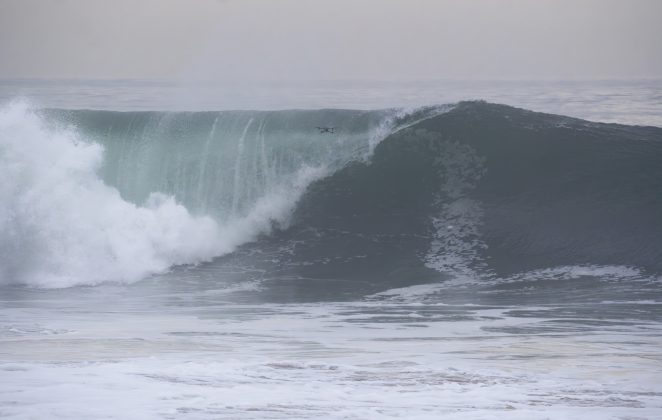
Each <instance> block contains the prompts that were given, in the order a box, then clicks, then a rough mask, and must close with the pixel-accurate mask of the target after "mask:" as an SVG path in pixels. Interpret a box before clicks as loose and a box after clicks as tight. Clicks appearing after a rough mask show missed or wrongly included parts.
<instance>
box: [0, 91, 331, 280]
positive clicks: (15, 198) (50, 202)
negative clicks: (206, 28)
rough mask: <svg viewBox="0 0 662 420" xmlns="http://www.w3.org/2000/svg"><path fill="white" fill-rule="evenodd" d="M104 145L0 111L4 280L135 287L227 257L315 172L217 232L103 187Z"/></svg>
mask: <svg viewBox="0 0 662 420" xmlns="http://www.w3.org/2000/svg"><path fill="white" fill-rule="evenodd" d="M102 161H103V148H102V147H101V146H100V145H98V144H95V143H92V142H89V141H87V140H86V139H84V138H82V137H81V136H80V135H79V134H78V133H77V132H76V131H75V130H74V129H73V128H62V127H56V128H52V127H47V126H46V124H45V122H44V121H43V120H42V119H41V118H40V117H39V116H38V115H36V114H35V113H33V112H32V111H31V110H30V108H29V106H28V105H27V104H25V103H12V104H10V105H8V106H6V107H4V108H3V109H2V110H0V176H1V177H2V179H3V180H4V181H3V182H2V184H0V251H1V252H0V283H5V284H7V283H24V284H29V285H33V286H39V287H49V288H50V287H68V286H74V285H81V284H85V285H94V284H99V283H102V282H106V281H116V282H133V281H136V280H139V279H141V278H144V277H145V276H148V275H150V274H153V273H159V272H163V271H166V270H167V269H168V268H169V267H171V266H173V265H179V264H195V263H199V262H202V261H207V260H210V259H211V258H213V257H215V256H218V255H222V254H225V253H228V252H231V251H233V250H234V249H235V248H236V247H237V246H238V245H241V244H242V243H245V242H247V241H250V240H252V239H254V238H255V237H256V236H257V235H259V234H261V233H265V232H268V231H269V230H270V229H271V228H272V225H273V221H276V222H278V223H286V222H287V218H288V216H289V214H290V212H291V210H292V208H293V206H294V205H295V203H296V200H297V199H298V197H299V196H300V195H301V194H302V193H303V191H304V190H305V188H306V186H307V185H308V184H309V183H310V182H312V181H313V180H314V179H317V178H318V177H320V176H322V175H323V173H324V171H323V169H321V168H310V167H302V168H301V169H300V170H299V171H298V172H297V173H296V176H295V177H294V179H293V181H292V183H291V184H288V185H283V186H282V187H281V188H277V189H274V190H273V191H271V192H270V193H269V194H267V195H265V196H264V197H262V198H261V199H260V200H258V201H257V203H256V204H255V206H254V207H253V208H252V210H251V211H250V212H249V214H248V215H247V216H245V217H241V218H236V219H233V220H231V221H229V222H227V223H225V224H223V225H219V224H218V223H217V222H216V221H215V220H213V219H212V218H210V217H206V216H201V217H195V216H192V215H191V214H190V213H189V211H188V210H187V209H186V208H185V207H184V206H182V205H181V204H179V203H177V202H176V201H175V200H174V198H173V197H170V196H167V195H164V194H160V193H153V194H151V195H150V197H149V198H148V200H147V201H146V202H145V203H144V205H142V206H137V205H135V204H133V203H130V202H128V201H126V200H124V199H123V198H122V197H121V196H120V193H119V192H118V191H117V189H115V188H112V187H110V186H108V185H106V184H104V183H103V181H102V180H101V179H100V177H99V176H98V173H97V172H98V170H99V168H100V166H101V164H102Z"/></svg>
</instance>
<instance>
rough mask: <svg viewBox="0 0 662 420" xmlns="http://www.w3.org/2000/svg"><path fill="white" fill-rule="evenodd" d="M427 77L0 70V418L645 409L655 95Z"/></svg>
mask: <svg viewBox="0 0 662 420" xmlns="http://www.w3.org/2000/svg"><path fill="white" fill-rule="evenodd" d="M448 86H449V85H448V84H443V83H437V84H431V83H428V84H424V83H421V84H410V85H408V86H407V85H383V84H374V83H373V84H364V85H356V84H344V85H331V84H328V85H318V86H312V87H311V86H298V87H292V86H290V87H289V88H286V87H283V86H281V87H276V88H274V87H271V88H270V89H271V90H269V91H267V90H266V89H261V88H253V90H252V91H251V90H239V89H237V90H236V91H235V92H234V96H232V95H229V94H228V95H225V96H224V95H220V96H217V95H216V93H218V92H219V91H218V90H216V91H214V90H213V89H212V90H211V91H210V92H208V94H207V95H202V94H201V93H200V92H196V91H195V90H191V89H190V88H187V89H184V88H182V87H176V86H172V85H163V84H156V83H151V84H145V83H138V82H130V83H128V82H122V83H119V82H117V83H109V82H103V83H102V82H94V83H92V82H84V83H81V82H75V83H74V82H72V83H69V84H62V83H55V82H43V81H42V82H34V81H33V82H29V81H28V82H25V81H24V82H16V81H5V82H3V83H2V85H1V86H0V97H2V98H4V99H3V100H6V99H8V98H13V97H14V96H15V95H17V94H19V93H22V94H24V95H27V96H28V97H29V98H28V99H29V100H31V101H32V103H31V104H26V103H25V102H23V103H17V102H14V103H11V104H8V103H5V104H4V105H3V106H2V111H0V171H1V174H2V175H3V178H4V179H5V180H10V181H9V182H5V183H3V184H2V186H0V251H1V253H0V371H2V373H1V375H0V377H1V378H2V379H1V380H0V416H1V417H7V418H21V419H22V418H72V419H73V418H76V419H77V418H141V419H142V418H146V419H151V418H155V419H162V418H166V419H167V418H173V419H174V418H190V419H205V418H209V419H218V418H227V419H248V418H255V419H258V418H259V419H270V418H272V419H297V418H301V419H308V418H329V419H365V418H375V419H381V418H411V419H433V418H434V419H438V418H450V419H455V418H457V419H492V418H509V419H510V418H513V419H520V418H521V419H548V418H551V419H565V418H595V419H606V418H613V419H634V418H645V419H656V418H659V417H660V416H661V415H662V352H661V351H660V349H661V348H662V335H661V332H662V287H661V281H662V278H661V277H660V275H661V273H662V265H660V264H661V263H660V261H662V254H660V253H661V252H662V243H661V242H660V238H661V237H662V223H661V222H660V219H659V215H660V214H662V173H661V172H660V171H662V165H661V163H662V129H660V128H655V127H634V126H632V125H631V124H647V125H653V126H655V125H657V126H660V125H662V120H660V115H662V112H661V111H662V103H661V101H660V91H661V90H662V88H661V85H660V83H659V82H609V83H607V82H601V83H584V84H582V83H577V82H575V83H545V84H543V83H520V84H515V83H504V84H487V83H485V84H460V83H456V84H454V85H453V87H452V88H449V87H448ZM218 89H220V88H218ZM279 89H280V90H279ZM222 91H223V92H225V93H228V92H230V91H229V90H228V88H224V90H222ZM213 92H216V93H213ZM260 92H261V93H260ZM267 92H268V94H267ZM212 93H213V94H212ZM477 97H478V98H483V99H488V100H489V101H491V102H501V103H506V104H509V105H517V106H523V107H525V108H529V109H534V110H536V111H546V112H549V113H552V114H566V115H569V116H571V117H580V118H588V119H591V120H594V121H605V122H618V123H621V124H630V125H613V124H599V123H595V122H586V121H583V120H577V119H574V118H568V117H565V116H559V115H547V114H538V113H532V112H529V111H526V110H522V109H515V108H511V107H506V106H500V105H494V104H489V103H482V102H463V103H460V104H450V105H447V104H446V103H448V102H455V101H456V100H459V99H471V98H477ZM186 98H188V99H186ZM192 98H194V99H195V101H193V99H192ZM166 99H167V100H166ZM267 99H269V100H267ZM398 101H399V102H398ZM439 104H443V105H439ZM419 105H433V106H430V107H428V108H424V109H412V108H411V107H413V106H419ZM40 107H48V108H51V109H49V110H43V109H40ZM292 107H296V108H306V109H308V110H302V111H283V110H282V109H284V108H292ZM332 107H343V108H350V109H363V110H358V111H334V110H325V109H323V108H332ZM389 107H407V109H386V110H382V109H385V108H389ZM88 108H97V109H98V108H101V109H103V110H97V111H81V110H78V111H72V109H88ZM238 108H244V109H253V111H243V112H230V111H218V110H224V109H226V110H227V109H238ZM175 109H176V110H178V111H179V112H164V110H175ZM210 109H211V110H214V111H206V112H199V111H201V110H210ZM260 109H261V110H263V111H259V110H260ZM265 109H267V110H269V109H270V110H271V111H264V110H265ZM118 110H120V111H123V112H116V111H118ZM145 110H150V112H145ZM182 110H187V111H186V112H181V111H182ZM192 111H197V112H192ZM318 125H322V126H325V125H332V126H334V127H337V132H336V134H334V135H323V134H321V133H319V132H318V130H317V129H316V128H315V127H316V126H318Z"/></svg>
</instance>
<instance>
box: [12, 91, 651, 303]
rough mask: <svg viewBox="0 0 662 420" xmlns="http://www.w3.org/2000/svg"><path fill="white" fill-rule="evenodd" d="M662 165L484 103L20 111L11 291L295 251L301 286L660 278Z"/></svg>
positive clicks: (643, 130) (598, 136) (604, 130)
mask: <svg viewBox="0 0 662 420" xmlns="http://www.w3.org/2000/svg"><path fill="white" fill-rule="evenodd" d="M318 126H333V127H336V133H334V134H328V133H320V131H319V130H317V129H316V127H318ZM660 162H662V129H659V128H653V127H631V126H621V125H613V124H597V123H590V122H586V121H582V120H577V119H572V118H567V117H562V116H556V115H548V114H539V113H534V112H529V111H525V110H521V109H516V108H511V107H507V106H502V105H493V104H487V103H482V102H467V103H460V104H458V105H455V106H447V107H435V108H426V109H420V110H416V111H410V112H404V111H398V110H377V111H346V110H317V111H269V112H267V111H264V112H261V111H224V112H196V113H163V112H111V111H66V110H31V109H30V107H29V106H27V105H26V104H21V103H13V104H10V105H7V106H5V107H4V108H3V109H2V111H0V175H2V176H3V179H5V180H11V181H9V182H3V183H2V185H0V251H1V255H0V282H2V283H21V284H29V285H34V286H39V287H67V286H73V285H92V284H99V283H101V282H106V281H119V282H133V281H136V280H139V279H141V278H144V277H146V276H149V275H150V274H154V273H161V272H164V271H167V270H169V269H170V268H171V267H172V266H175V265H181V264H197V263H201V262H204V261H209V260H211V259H213V258H215V257H218V256H222V255H227V254H229V253H232V252H233V251H236V250H237V249H238V247H242V246H243V247H248V248H251V249H252V250H258V251H260V250H265V249H277V250H281V251H279V252H276V253H275V254H273V255H276V254H277V256H276V257H274V256H273V255H272V256H270V257H269V258H275V259H276V260H277V263H278V265H279V267H280V269H281V270H284V271H287V272H288V275H289V276H291V277H296V278H300V279H311V278H312V279H331V278H333V279H336V280H337V279H343V280H345V281H349V282H352V281H356V282H357V283H356V284H358V282H361V284H369V283H371V282H372V283H380V284H381V285H382V290H383V288H384V286H391V287H399V286H406V285H408V284H411V283H415V282H418V283H423V282H426V281H438V280H439V279H443V278H448V276H454V277H456V278H472V279H474V280H475V279H490V278H502V279H503V278H517V276H518V275H520V274H521V273H526V272H545V271H544V270H549V269H553V267H581V266H590V267H596V266H597V267H599V266H619V267H621V266H622V267H637V270H639V269H641V270H649V271H653V272H659V271H661V270H662V243H661V242H660V241H661V240H662V239H661V238H662V223H660V222H659V215H660V214H662V194H660V191H662V165H660ZM251 242H252V243H251ZM249 243H250V244H249ZM246 244H248V245H246ZM282 250H285V251H282ZM541 270H542V271H541ZM598 272H599V270H598ZM518 273H520V274H518ZM508 276H511V277H508ZM512 276H515V277H512ZM413 278H415V279H416V281H415V282H414V281H412V280H411V279H413ZM357 287H358V286H357Z"/></svg>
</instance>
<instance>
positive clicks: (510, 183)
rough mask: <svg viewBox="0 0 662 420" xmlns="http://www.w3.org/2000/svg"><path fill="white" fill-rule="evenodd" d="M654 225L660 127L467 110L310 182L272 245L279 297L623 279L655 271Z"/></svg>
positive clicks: (657, 234) (409, 131)
mask: <svg viewBox="0 0 662 420" xmlns="http://www.w3.org/2000/svg"><path fill="white" fill-rule="evenodd" d="M661 215H662V129H659V128H651V127H630V126H622V125H611V124H597V123H590V122H587V121H582V120H577V119H572V118H567V117H561V116H555V115H548V114H540V113H534V112H529V111H525V110H521V109H515V108H511V107H507V106H501V105H493V104H487V103H480V102H471V103H460V104H459V105H458V106H456V107H455V108H454V109H453V110H451V111H449V112H447V113H444V114H442V115H439V116H436V117H432V118H429V119H426V120H424V121H421V122H419V123H417V124H415V125H413V126H411V127H408V128H406V129H403V130H399V131H398V132H396V133H394V134H392V135H391V136H389V137H388V138H386V139H385V140H384V141H383V142H381V143H380V144H379V145H378V146H377V147H376V149H375V151H374V155H373V157H372V159H371V161H370V162H354V163H351V164H349V165H347V166H345V167H344V168H343V169H341V170H339V171H337V172H335V173H334V174H333V175H332V176H329V177H326V178H324V179H321V180H318V181H317V182H315V183H314V184H313V185H311V187H310V188H309V189H308V192H307V193H306V194H305V195H304V197H303V198H302V200H301V203H300V204H299V206H298V207H297V210H296V213H295V218H294V221H293V224H292V227H291V228H290V229H289V230H288V231H286V232H283V233H282V234H281V235H280V240H285V241H290V242H291V243H292V244H293V245H292V247H291V248H290V249H289V252H288V255H284V257H283V258H284V259H285V260H286V261H287V264H286V265H287V266H288V267H294V268H291V269H290V271H289V272H288V275H289V276H290V277H292V278H298V279H304V280H303V281H299V282H298V284H297V285H296V286H295V289H297V290H296V291H295V292H293V293H306V290H305V289H306V287H309V286H307V284H309V281H308V279H320V278H324V279H327V280H331V279H334V280H336V281H339V280H340V279H351V280H352V281H353V282H356V283H357V284H360V285H362V286H363V287H364V291H365V292H366V293H369V292H375V291H378V290H384V288H385V287H384V286H386V287H400V286H408V285H411V284H416V283H424V282H430V281H438V280H439V279H444V278H445V279H447V280H448V279H450V278H455V279H459V281H461V282H464V283H469V282H475V281H488V283H489V281H490V280H498V281H499V282H501V283H514V282H516V281H520V280H522V279H523V278H531V279H532V278H543V277H545V278H546V277H550V276H548V275H547V274H545V273H551V272H554V273H556V272H557V271H559V270H560V271H562V272H563V273H573V276H575V277H577V278H581V277H582V276H591V275H592V276H597V277H604V275H603V274H604V272H609V273H617V272H620V273H624V276H623V277H624V278H626V277H627V278H631V277H633V276H632V275H631V274H632V272H633V269H632V268H628V267H637V269H635V270H634V271H636V272H637V273H639V271H637V270H644V272H646V271H648V272H653V273H660V272H662V223H661V222H660V216H661ZM561 268H562V269H561ZM550 270H551V271H550ZM555 270H556V271H555ZM560 271H559V272H560ZM541 273H542V274H541ZM543 274H544V275H543ZM552 277H554V276H552ZM635 277H636V276H635ZM550 278H551V277H550ZM317 287H318V286H317ZM334 287H335V286H334ZM352 287H354V286H352ZM301 290H304V291H303V292H301ZM311 294H313V292H312V291H311Z"/></svg>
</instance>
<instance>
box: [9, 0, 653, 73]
mask: <svg viewBox="0 0 662 420" xmlns="http://www.w3.org/2000/svg"><path fill="white" fill-rule="evenodd" d="M660 16H662V2H660V1H658V0H628V1H621V0H580V1H577V0H535V1H533V0H531V1H526V0H500V1H496V0H470V1H465V0H462V1H460V0H332V1H331V0H230V1H228V0H193V1H188V0H144V1H133V0H118V1H112V2H110V1H103V0H0V77H2V78H91V79H97V78H100V79H115V78H139V79H174V80H246V81H252V80H269V81H270V80H275V81H277V80H339V79H360V80H400V81H406V80H423V79H488V80H492V79H505V80H517V79H519V80H522V79H556V80H559V79H621V78H627V79H633V78H659V77H662V43H660V39H662V25H660Z"/></svg>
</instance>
